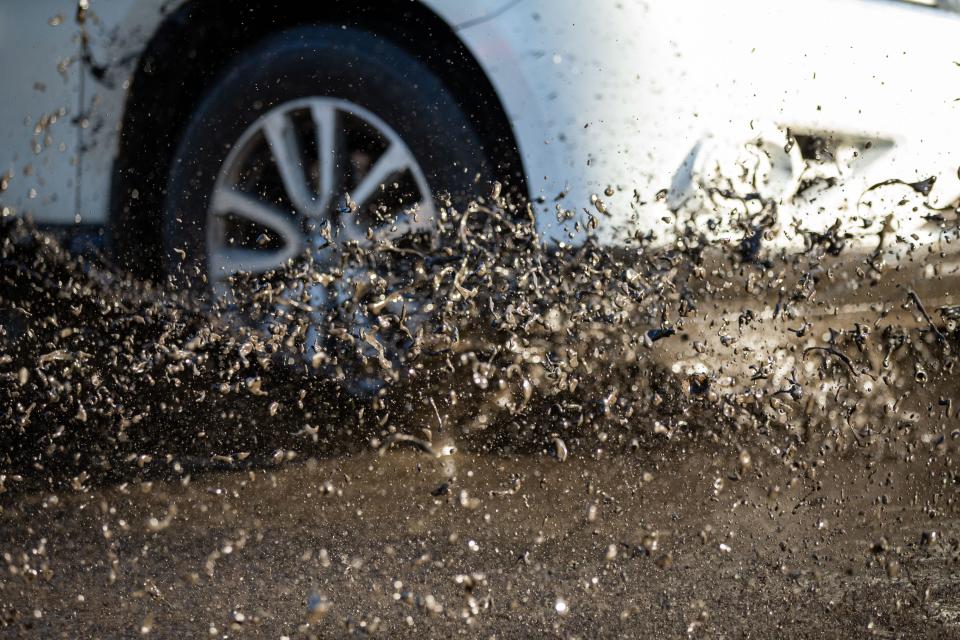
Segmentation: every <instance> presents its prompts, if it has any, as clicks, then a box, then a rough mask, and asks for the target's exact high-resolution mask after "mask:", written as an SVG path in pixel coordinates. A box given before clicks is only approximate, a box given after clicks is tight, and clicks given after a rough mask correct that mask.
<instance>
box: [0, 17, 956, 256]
mask: <svg viewBox="0 0 960 640" xmlns="http://www.w3.org/2000/svg"><path fill="white" fill-rule="evenodd" d="M426 4H427V5H428V6H429V7H430V8H431V9H433V10H434V11H435V12H437V13H438V14H439V15H440V16H441V17H442V18H443V19H444V20H446V21H447V22H448V23H449V24H451V25H454V26H456V27H459V31H458V34H459V35H460V37H461V38H462V39H463V41H464V43H465V44H466V46H467V47H468V48H469V49H470V50H471V51H472V52H473V54H474V55H475V57H476V58H477V60H478V61H479V63H480V65H481V67H482V68H483V69H484V70H485V71H486V73H487V74H488V76H489V78H490V80H491V83H492V84H493V86H494V87H495V89H496V90H497V92H498V94H499V97H500V99H501V101H502V103H503V105H504V107H505V110H506V112H507V114H508V117H509V119H510V121H511V123H512V125H513V128H514V132H515V136H516V138H517V141H518V145H519V150H520V153H521V158H522V161H523V163H524V167H525V170H526V175H527V182H528V185H529V186H530V188H531V192H532V195H534V196H542V197H543V198H544V199H545V201H546V204H545V205H544V206H543V207H542V208H543V209H545V210H546V213H545V215H542V216H541V230H542V231H543V233H544V235H545V236H546V237H549V238H552V239H554V240H559V241H564V240H571V239H574V238H575V237H578V234H571V225H570V224H569V223H567V224H565V225H564V224H561V223H560V222H558V220H557V217H556V215H555V214H554V213H553V211H552V208H553V207H554V206H555V205H554V199H555V198H556V197H557V196H558V195H560V194H566V195H565V197H564V198H563V199H562V201H561V204H562V205H563V206H564V207H568V208H572V209H577V210H582V209H583V208H584V207H589V206H590V203H591V198H593V199H596V198H597V197H599V198H600V199H601V200H602V201H603V202H604V205H602V206H601V207H600V208H604V209H606V210H607V211H608V212H609V213H610V214H611V215H612V216H613V217H614V219H615V221H616V222H617V223H618V224H619V226H620V227H622V228H623V234H627V233H630V232H632V231H634V230H637V229H640V230H642V231H653V232H655V233H657V235H658V236H659V237H660V238H662V239H669V237H670V234H669V225H668V224H667V223H665V222H664V220H665V219H668V218H664V216H665V215H666V214H668V213H669V212H670V210H671V209H676V208H678V207H682V206H683V203H685V202H686V203H688V204H689V203H690V202H697V203H702V202H703V198H704V197H705V196H704V194H706V193H709V191H708V190H709V189H710V188H711V186H712V185H713V182H712V181H715V180H717V179H720V178H725V174H724V172H723V171H720V170H716V171H715V170H714V168H715V167H716V166H721V165H722V166H726V165H723V163H727V162H728V161H729V162H732V163H733V164H734V165H735V164H736V162H737V161H739V158H740V155H738V154H740V152H741V151H742V149H743V145H744V143H747V142H749V141H750V140H752V139H754V138H757V137H758V136H759V135H760V133H759V132H768V133H764V134H763V135H764V139H765V141H766V142H767V146H766V147H765V148H766V149H768V150H771V151H773V152H774V154H773V155H782V156H783V158H784V159H785V160H784V162H787V163H788V165H789V163H790V162H793V163H795V162H796V159H797V157H798V156H797V152H796V151H789V152H787V153H785V154H776V153H775V152H776V145H777V144H778V143H777V140H779V139H780V138H778V136H781V135H783V133H784V131H785V130H786V129H789V130H790V131H791V132H792V133H800V134H810V135H814V134H815V135H825V134H831V135H833V136H835V137H836V138H837V139H838V140H840V141H841V142H842V144H840V146H838V147H837V149H836V151H837V153H838V154H840V153H847V154H848V155H851V156H852V154H854V153H856V154H857V159H856V160H855V161H854V162H852V163H850V166H846V165H845V166H843V167H840V166H839V163H833V164H835V165H837V166H834V167H833V169H834V170H835V171H838V172H839V174H842V177H843V179H844V183H845V184H846V188H845V189H830V190H826V191H823V192H822V193H821V192H817V191H816V190H814V191H812V192H811V193H814V194H816V196H815V197H812V196H810V195H809V194H807V195H806V196H805V199H804V200H805V201H804V202H801V203H800V204H797V203H798V200H799V199H797V198H791V196H792V191H791V192H790V193H786V194H785V195H784V197H783V199H782V206H781V209H780V211H781V215H782V216H783V218H784V221H785V222H786V221H787V220H789V218H790V217H791V216H795V217H798V218H801V219H802V220H803V221H804V222H805V223H806V224H807V225H808V226H814V227H817V228H821V229H822V228H825V227H826V226H829V225H830V224H831V223H832V222H833V220H834V219H835V218H836V216H837V215H838V214H839V215H844V216H846V217H847V218H852V217H853V216H854V214H855V213H856V210H857V202H858V200H859V199H860V194H861V193H862V192H863V190H864V189H865V188H866V187H867V186H869V185H871V184H875V183H877V182H880V181H882V180H887V179H890V178H901V179H904V180H907V181H919V180H922V179H924V178H927V177H929V176H931V175H936V176H937V177H938V180H937V183H936V184H935V186H934V190H933V191H932V192H931V193H930V202H931V204H933V205H937V206H943V205H946V204H949V203H950V202H952V201H954V200H955V199H956V198H957V197H958V196H960V179H958V177H957V167H958V166H960V157H958V149H960V145H958V142H960V140H958V137H960V134H958V133H957V130H956V129H955V128H954V127H952V123H954V122H956V121H957V117H958V116H960V102H958V101H957V100H956V98H957V97H960V67H958V66H957V64H955V62H956V61H960V44H958V43H960V41H958V40H957V38H956V34H957V33H960V16H957V15H955V14H951V13H948V12H946V11H943V10H938V9H933V8H930V7H923V6H918V5H915V4H907V3H902V2H895V1H894V0H803V1H802V2H800V1H797V0H725V1H716V0H676V1H659V2H658V1H654V0H647V1H635V2H626V1H616V0H597V1H595V2H589V3H586V2H580V1H578V0H482V1H479V2H471V3H464V2H460V1H459V0H428V1H427V2H426ZM176 6H178V3H177V2H173V3H171V2H169V1H165V0H111V1H110V2H99V3H97V2H95V3H93V6H92V7H91V11H92V14H91V15H93V16H94V17H95V19H92V20H89V21H88V23H87V29H88V33H89V42H90V47H89V52H90V55H91V58H92V60H93V61H94V62H95V63H96V64H97V65H98V68H99V69H101V70H103V73H102V74H99V77H94V75H93V74H91V73H87V74H85V77H84V78H83V81H82V83H81V82H80V79H79V75H80V74H79V64H78V63H74V64H73V65H67V73H66V76H65V78H66V79H65V80H63V79H61V78H60V76H59V74H58V73H57V71H56V69H57V64H58V63H60V62H61V61H63V60H65V59H68V58H69V57H70V56H74V57H76V56H77V55H78V54H79V52H80V42H79V28H78V27H77V25H76V24H75V22H74V21H73V13H72V11H73V7H74V3H72V2H69V1H67V0H41V1H38V2H34V3H31V4H28V5H27V4H24V5H21V4H19V3H18V4H17V5H16V9H15V11H14V5H12V4H4V5H2V6H0V36H2V38H0V49H2V52H3V53H4V55H7V56H9V54H8V53H7V52H8V51H15V50H17V49H20V50H30V51H33V52H35V53H34V54H33V55H32V56H31V60H30V64H26V65H8V66H7V68H5V69H4V71H3V72H2V73H3V76H2V77H0V80H2V82H3V84H2V86H4V87H5V90H7V89H8V88H9V90H10V91H14V92H16V94H15V95H17V99H15V100H11V99H7V100H4V101H3V102H2V104H0V142H2V144H3V147H2V148H3V150H4V151H3V153H5V155H3V156H0V161H2V162H3V163H4V164H3V165H0V171H7V170H12V171H14V173H16V174H17V175H18V176H19V175H20V174H21V173H22V172H23V167H24V166H26V165H27V164H30V165H31V166H32V168H33V170H34V175H32V176H25V177H23V179H19V178H18V179H11V180H9V183H10V185H9V188H8V190H7V191H6V192H5V193H2V194H0V201H2V202H3V203H5V204H10V205H12V206H14V207H16V208H17V209H19V210H23V211H31V210H32V211H35V212H36V214H37V216H38V220H41V221H44V222H57V223H64V224H68V223H71V222H73V221H74V220H75V219H76V216H77V215H79V216H80V219H82V221H83V222H90V223H104V222H106V221H107V215H108V209H109V196H110V182H111V179H112V171H113V162H114V160H115V157H116V153H117V143H118V136H117V132H118V130H119V126H120V122H121V119H122V116H123V109H124V102H125V100H126V97H127V91H128V89H129V85H130V82H131V79H132V75H133V73H134V71H135V69H136V66H137V61H138V58H139V56H140V54H141V53H142V51H143V50H144V48H145V47H146V45H147V42H148V41H149V39H150V37H151V36H152V35H153V33H154V32H155V30H156V29H157V28H158V26H159V25H160V23H161V21H162V19H163V18H164V17H165V16H166V15H168V14H169V12H170V11H172V10H174V9H175V8H176ZM58 14H59V15H61V16H62V24H61V25H60V26H59V27H50V26H48V24H47V22H48V20H49V19H50V18H52V17H54V16H55V15H58ZM12 25H16V27H15V28H14V27H13V26H12ZM185 64H188V62H185ZM37 81H39V82H42V83H43V84H44V85H45V86H46V90H45V91H43V92H39V91H35V90H33V89H32V86H33V83H34V82H37ZM81 93H82V94H83V95H82V96H81V95H80V94H81ZM11 95H14V94H11ZM61 107H62V108H63V109H64V111H63V112H62V113H64V115H65V116H68V117H67V118H65V117H60V118H59V122H57V123H56V124H55V125H53V126H52V127H50V132H51V138H50V142H51V144H50V145H49V147H48V148H45V149H44V150H43V151H42V153H41V155H40V156H37V157H31V156H30V154H31V153H33V149H32V142H33V134H32V131H31V129H32V127H33V125H34V124H35V123H36V122H37V118H38V117H39V115H42V114H44V113H50V112H51V111H52V110H55V109H60V108H61ZM77 113H82V114H83V117H82V118H79V121H80V122H82V123H83V125H84V126H82V127H80V128H79V129H78V128H76V127H72V126H69V125H68V124H66V120H67V119H69V116H75V115H77ZM25 118H27V120H25ZM24 122H26V123H27V125H24ZM11 123H14V124H11ZM54 134H55V135H54ZM783 139H784V140H785V138H783ZM848 141H853V142H849V144H848ZM866 143H870V145H871V148H870V149H869V150H868V149H866V147H865V144H866ZM41 146H43V145H41ZM78 147H80V148H82V150H83V151H82V155H81V158H82V160H81V162H80V166H79V173H80V174H81V175H82V181H81V182H80V184H77V182H76V181H75V180H74V173H75V172H77V170H78V167H76V166H75V165H76V162H75V157H74V155H73V154H74V152H75V150H76V149H77V148H78ZM60 148H63V149H64V151H62V152H61V151H59V149H60ZM58 154H59V155H58ZM778 161H779V160H778ZM828 164H829V163H828ZM829 168H830V167H826V169H829ZM821 169H824V167H819V168H817V170H818V171H819V170H821ZM811 170H812V169H811V168H810V167H806V166H804V167H800V168H798V167H796V166H788V167H787V169H786V170H783V171H781V174H782V175H781V177H782V178H783V179H784V184H789V185H790V186H789V189H788V188H787V187H783V188H784V189H785V190H787V191H790V190H792V189H793V188H795V187H796V185H797V183H799V182H800V180H801V179H802V178H809V177H810V176H812V175H813V174H812V173H810V171H811ZM0 175H2V174H0ZM771 184H773V183H771ZM608 187H612V188H613V189H614V195H613V196H607V195H604V191H605V190H607V189H608ZM778 188H779V187H778ZM31 189H33V190H35V191H31ZM634 189H636V190H637V196H638V197H637V198H635V194H634ZM34 193H35V194H37V195H36V203H33V202H32V201H31V198H30V196H31V194H34ZM897 197H898V198H899V196H897ZM698 198H700V200H698ZM637 200H638V201H639V202H638V201H637ZM641 203H642V204H641ZM34 204H42V205H43V206H33V205H34ZM708 204H711V205H712V204H714V203H708ZM591 212H592V213H593V214H596V213H597V212H596V210H593V209H591ZM582 218H583V216H581V219H582ZM914 218H915V219H914V220H912V221H908V222H905V224H906V225H907V226H906V227H904V228H905V229H906V230H910V229H911V228H912V227H910V226H909V225H911V224H912V225H913V226H914V227H916V229H917V230H920V227H921V226H922V224H923V220H922V219H921V218H920V217H919V216H914ZM615 226H617V225H610V224H606V225H603V227H602V228H603V229H605V230H606V231H604V233H606V236H605V238H606V239H607V240H614V234H613V232H612V229H613V228H614V227H615ZM784 226H787V225H784ZM621 237H622V236H621Z"/></svg>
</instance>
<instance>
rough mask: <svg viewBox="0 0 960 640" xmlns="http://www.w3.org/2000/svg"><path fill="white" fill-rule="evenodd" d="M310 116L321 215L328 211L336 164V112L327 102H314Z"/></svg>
mask: <svg viewBox="0 0 960 640" xmlns="http://www.w3.org/2000/svg"><path fill="white" fill-rule="evenodd" d="M310 115H311V116H312V117H313V125H314V127H316V130H317V162H318V163H319V168H320V172H319V173H320V184H319V185H318V187H317V192H318V193H319V194H320V203H319V206H318V207H317V208H318V210H319V211H320V212H321V213H325V212H327V211H328V209H329V207H330V200H331V199H332V198H333V190H334V188H335V187H334V180H335V179H336V163H337V138H336V135H337V134H336V131H337V112H336V109H335V108H334V106H333V105H332V104H330V103H329V102H314V103H312V104H311V105H310Z"/></svg>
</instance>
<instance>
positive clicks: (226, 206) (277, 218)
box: [210, 187, 304, 278]
mask: <svg viewBox="0 0 960 640" xmlns="http://www.w3.org/2000/svg"><path fill="white" fill-rule="evenodd" d="M210 213H211V214H212V215H215V216H221V217H222V216H225V215H228V214H233V215H235V216H237V217H239V218H244V219H246V220H248V221H250V222H253V223H255V224H257V225H259V226H261V227H265V228H267V229H269V230H270V231H271V232H272V233H274V234H276V235H278V236H279V237H280V239H281V240H282V241H283V246H282V247H281V248H279V249H273V250H271V249H248V248H240V247H231V246H229V245H227V244H226V241H225V240H226V239H225V238H224V237H223V233H222V229H223V225H222V223H220V224H217V225H216V228H217V229H218V234H217V235H219V236H220V237H218V238H214V239H213V240H214V243H213V244H212V246H211V247H210V262H211V264H210V271H211V274H212V275H213V276H214V277H217V278H223V277H226V276H229V275H231V274H234V273H238V272H241V271H244V272H249V273H264V272H265V271H269V270H271V269H276V268H278V267H281V266H282V265H284V264H285V263H286V262H287V260H289V259H290V258H292V257H294V256H296V255H298V254H299V253H300V252H301V251H302V250H303V242H304V239H303V234H302V233H301V232H300V230H299V229H298V228H297V226H296V225H295V224H294V223H293V221H292V220H291V219H290V217H289V216H287V215H285V214H284V213H283V212H282V211H280V210H278V209H277V208H275V207H273V206H272V205H270V204H269V203H267V202H264V201H263V200H260V199H259V198H257V197H255V196H252V195H249V194H246V193H242V192H240V191H237V190H235V189H231V188H228V187H219V188H217V189H216V190H215V191H214V193H213V197H212V199H211V203H210Z"/></svg>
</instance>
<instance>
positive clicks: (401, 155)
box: [350, 141, 413, 209]
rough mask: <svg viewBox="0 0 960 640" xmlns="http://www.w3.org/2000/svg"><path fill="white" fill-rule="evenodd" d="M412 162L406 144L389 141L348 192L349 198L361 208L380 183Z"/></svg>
mask: <svg viewBox="0 0 960 640" xmlns="http://www.w3.org/2000/svg"><path fill="white" fill-rule="evenodd" d="M412 164H413V157H412V156H411V155H410V152H409V151H408V150H407V148H406V146H405V145H404V144H403V143H402V142H399V141H394V142H391V143H390V146H389V147H387V150H386V151H384V152H383V154H382V155H381V156H380V157H379V158H378V159H377V161H376V162H374V163H373V166H372V167H370V170H369V171H368V172H367V175H365V176H363V179H362V180H360V184H358V185H357V186H356V188H355V189H354V190H353V192H352V193H351V194H350V196H351V199H352V200H353V201H354V202H356V203H357V206H358V207H360V208H361V209H362V208H363V207H364V205H366V204H367V203H368V202H369V201H370V198H371V197H373V195H374V194H375V193H376V192H377V189H379V188H380V185H382V184H383V183H385V182H386V181H387V180H388V179H389V178H391V177H392V176H394V175H396V174H398V173H400V172H401V171H403V170H404V169H406V168H408V167H410V166H411V165H412Z"/></svg>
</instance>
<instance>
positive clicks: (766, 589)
mask: <svg viewBox="0 0 960 640" xmlns="http://www.w3.org/2000/svg"><path fill="white" fill-rule="evenodd" d="M955 455H956V450H955V445H951V446H949V447H944V446H940V447H937V446H930V447H928V448H927V449H925V450H918V451H916V452H915V455H914V456H912V457H911V459H910V460H909V461H896V460H889V459H883V458H882V457H872V456H869V455H862V454H852V455H848V456H842V457H837V456H825V457H823V458H818V457H816V456H811V459H812V460H816V466H813V465H811V466H809V467H807V468H806V469H805V470H804V469H801V468H799V467H798V465H797V464H793V463H787V462H784V460H783V457H782V456H774V455H771V454H770V453H769V452H764V451H753V452H749V453H747V452H746V451H742V452H739V453H737V452H731V451H727V450H724V448H722V447H717V446H716V445H710V444H706V443H701V444H695V443H693V444H691V445H689V446H665V447H663V448H662V449H661V450H657V451H646V452H635V453H633V454H616V455H609V456H593V457H587V458H577V459H569V460H567V461H566V462H564V463H559V462H557V461H556V460H553V459H550V458H546V457H534V458H531V457H526V456H520V457H502V456H494V455H464V454H453V455H451V456H448V457H442V458H433V457H429V456H426V455H422V454H419V453H413V452H400V451H396V452H390V453H387V454H386V455H383V456H378V455H376V454H359V455H351V456H345V457H338V458H333V459H325V460H316V459H311V460H308V461H306V462H302V463H299V464H293V465H288V466H285V467H283V468H278V469H259V470H247V471H237V472H210V473H202V474H199V475H195V476H194V477H192V479H189V481H188V480H187V478H186V476H185V477H184V479H183V480H182V481H173V482H129V483H121V484H117V485H110V486H105V487H101V488H98V489H95V490H91V491H87V492H83V493H56V494H55V493H49V492H37V493H31V494H29V495H21V496H18V497H17V499H16V501H14V502H11V501H9V500H8V501H7V502H6V504H5V505H4V510H3V514H2V519H0V532H2V533H0V539H2V540H3V541H4V542H3V551H4V554H5V555H4V558H5V563H6V565H7V567H6V574H5V576H4V579H3V582H2V592H3V597H2V600H3V603H4V604H3V612H2V614H3V617H4V622H5V625H7V626H6V629H7V630H6V631H5V632H4V634H5V635H6V634H10V635H17V634H19V633H25V634H30V635H35V636H36V637H132V636H136V635H140V634H147V635H148V636H153V637H203V636H207V635H208V634H209V636H210V637H264V638H279V637H284V636H287V637H291V638H294V637H311V636H317V637H339V636H349V635H361V636H362V635H365V634H370V635H375V636H379V637H451V636H455V635H466V636H474V637H503V638H511V637H531V636H534V637H581V638H587V637H600V636H605V637H770V638H774V637H785V636H789V637H867V636H877V637H956V636H957V635H958V634H960V573H958V571H957V567H958V562H960V542H958V537H960V517H958V514H957V504H956V497H955V496H956V492H957V485H956V477H955V476H954V475H951V474H950V468H951V465H950V461H951V459H952V458H953V457H954V456H955ZM732 462H733V464H732ZM801 466H802V465H801ZM932 488H935V491H934V492H933V493H931V489H932ZM931 496H936V497H933V498H932V497H931Z"/></svg>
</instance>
